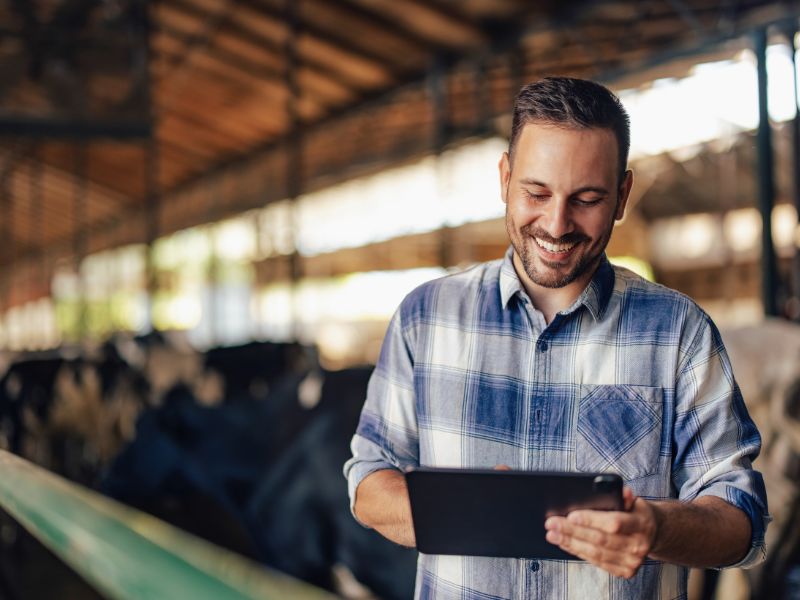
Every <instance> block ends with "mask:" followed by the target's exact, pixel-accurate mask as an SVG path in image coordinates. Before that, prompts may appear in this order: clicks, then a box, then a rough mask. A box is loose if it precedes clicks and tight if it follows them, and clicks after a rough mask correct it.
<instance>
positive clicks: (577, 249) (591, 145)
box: [499, 123, 633, 290]
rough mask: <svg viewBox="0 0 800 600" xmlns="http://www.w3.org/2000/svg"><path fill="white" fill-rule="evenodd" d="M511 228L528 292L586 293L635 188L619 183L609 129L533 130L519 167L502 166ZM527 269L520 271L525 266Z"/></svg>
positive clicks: (523, 140) (628, 180)
mask: <svg viewBox="0 0 800 600" xmlns="http://www.w3.org/2000/svg"><path fill="white" fill-rule="evenodd" d="M499 166H500V186H501V190H502V196H503V202H505V203H506V228H507V230H508V236H509V238H511V244H512V245H513V246H514V250H515V254H516V256H515V257H514V263H515V265H516V267H517V270H518V271H519V270H520V267H521V268H522V269H524V271H525V274H526V275H527V279H528V280H529V281H527V282H524V283H526V284H527V285H530V284H533V285H534V287H535V286H540V287H543V288H566V287H568V286H574V287H575V289H576V290H582V289H583V288H584V287H585V286H586V285H587V284H588V282H589V280H590V279H591V276H592V274H593V273H594V270H595V268H596V267H597V265H598V264H599V261H600V257H601V256H602V254H603V251H604V250H605V248H606V246H607V245H608V241H609V239H610V238H611V230H612V229H613V226H614V221H615V220H618V219H621V218H622V216H623V214H624V211H625V203H626V202H627V199H628V194H629V193H630V189H631V185H632V183H633V177H632V173H631V172H630V171H628V172H627V173H626V174H625V177H624V179H623V181H622V182H620V181H618V173H619V171H618V153H617V140H616V137H615V136H614V133H613V132H612V131H611V130H610V129H601V128H590V129H573V128H567V127H558V126H555V125H552V124H549V123H528V124H527V125H525V126H524V128H523V130H522V133H521V134H520V136H519V138H518V139H517V146H516V148H515V151H514V163H513V165H511V164H510V163H509V159H508V155H507V154H504V155H503V158H501V160H500V165H499ZM520 263H521V264H520ZM523 279H524V277H523Z"/></svg>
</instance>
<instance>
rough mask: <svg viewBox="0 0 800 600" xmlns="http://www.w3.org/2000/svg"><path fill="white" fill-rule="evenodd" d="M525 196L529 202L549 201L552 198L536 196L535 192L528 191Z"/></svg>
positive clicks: (546, 195)
mask: <svg viewBox="0 0 800 600" xmlns="http://www.w3.org/2000/svg"><path fill="white" fill-rule="evenodd" d="M525 194H526V195H527V196H528V199H529V200H539V201H541V200H547V199H548V198H549V197H550V195H549V194H534V193H533V192H527V191H526V192H525Z"/></svg>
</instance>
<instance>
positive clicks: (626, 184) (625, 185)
mask: <svg viewBox="0 0 800 600" xmlns="http://www.w3.org/2000/svg"><path fill="white" fill-rule="evenodd" d="M632 188H633V171H631V170H630V169H628V170H627V171H625V177H623V178H622V183H621V184H620V185H619V200H618V201H617V210H616V212H615V213H614V220H615V221H621V220H622V217H624V216H625V207H626V206H627V204H628V197H629V196H630V195H631V189H632Z"/></svg>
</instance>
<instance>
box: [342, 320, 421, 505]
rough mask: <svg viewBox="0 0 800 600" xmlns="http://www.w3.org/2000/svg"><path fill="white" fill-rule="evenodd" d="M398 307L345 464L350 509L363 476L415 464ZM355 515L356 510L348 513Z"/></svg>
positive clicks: (408, 360) (408, 363)
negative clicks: (350, 453)
mask: <svg viewBox="0 0 800 600" xmlns="http://www.w3.org/2000/svg"><path fill="white" fill-rule="evenodd" d="M401 311H402V306H401V309H400V310H398V312H397V313H396V314H395V316H394V317H393V318H392V321H391V322H390V323H389V328H388V330H387V332H386V337H385V338H384V342H383V346H382V348H381V354H380V357H379V359H378V364H377V365H376V366H375V371H374V372H373V374H372V377H371V378H370V382H369V385H368V387H367V399H366V402H365V403H364V408H363V409H362V411H361V418H360V420H359V423H358V428H357V429H356V433H355V435H354V436H353V439H352V442H351V444H350V449H351V451H352V453H353V457H352V458H351V459H350V460H348V461H347V462H346V463H345V465H344V476H345V477H346V478H347V488H348V493H349V495H350V510H351V512H353V506H354V503H355V498H356V489H357V488H358V486H359V484H360V483H361V482H362V481H363V480H364V478H365V477H367V476H368V475H370V474H371V473H374V472H375V471H379V470H382V469H396V470H398V471H405V470H407V469H408V468H409V467H414V466H417V465H418V464H419V433H418V428H417V418H416V406H415V394H414V364H413V356H412V352H411V350H410V349H411V344H410V342H409V339H408V338H409V337H410V332H409V330H408V329H406V330H404V328H403V323H402V320H403V319H402V317H401ZM353 516H355V513H353Z"/></svg>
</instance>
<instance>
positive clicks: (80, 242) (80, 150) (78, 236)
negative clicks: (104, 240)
mask: <svg viewBox="0 0 800 600" xmlns="http://www.w3.org/2000/svg"><path fill="white" fill-rule="evenodd" d="M77 146H78V147H77V148H76V152H75V178H76V181H75V197H74V204H73V211H74V215H75V217H74V221H75V231H74V234H73V238H72V249H73V256H74V261H75V273H76V274H77V277H78V339H79V341H83V340H84V338H85V337H86V325H87V318H86V316H87V315H86V308H87V307H86V285H85V281H84V278H83V273H82V272H81V263H82V262H83V258H84V255H85V254H86V239H85V237H84V232H87V235H88V228H87V227H86V199H87V198H86V197H87V194H88V191H89V188H88V183H89V172H88V169H89V157H88V149H87V146H86V142H84V141H81V142H78V144H77Z"/></svg>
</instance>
